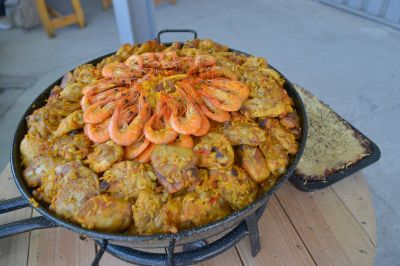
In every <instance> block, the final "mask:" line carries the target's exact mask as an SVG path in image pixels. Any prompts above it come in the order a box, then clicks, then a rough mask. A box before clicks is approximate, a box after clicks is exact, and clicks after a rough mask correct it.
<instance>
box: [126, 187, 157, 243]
mask: <svg viewBox="0 0 400 266" xmlns="http://www.w3.org/2000/svg"><path fill="white" fill-rule="evenodd" d="M162 206H163V202H162V197H161V195H159V194H156V193H155V192H154V191H152V190H149V189H144V190H141V191H140V192H139V195H138V198H137V200H136V202H135V204H134V205H133V206H132V213H133V221H134V229H133V230H134V232H136V233H139V234H145V235H150V234H155V233H159V232H162V231H163V221H162V219H161V216H160V213H161V208H162ZM131 231H132V230H131Z"/></svg>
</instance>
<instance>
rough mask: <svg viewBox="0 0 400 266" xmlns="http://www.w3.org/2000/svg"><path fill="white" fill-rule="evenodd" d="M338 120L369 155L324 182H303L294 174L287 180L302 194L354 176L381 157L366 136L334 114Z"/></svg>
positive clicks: (375, 146) (332, 174)
mask: <svg viewBox="0 0 400 266" xmlns="http://www.w3.org/2000/svg"><path fill="white" fill-rule="evenodd" d="M335 114H336V115H337V116H338V117H339V118H341V119H342V121H343V122H345V123H346V124H347V125H348V126H349V127H350V128H351V129H353V131H354V132H355V134H356V135H357V136H358V138H359V139H360V140H361V141H362V142H364V143H365V144H366V147H367V149H368V151H369V154H368V155H367V156H365V157H363V158H362V159H360V160H358V161H357V162H355V163H353V164H350V165H348V166H347V167H345V168H343V169H340V170H337V171H335V172H333V173H331V174H329V175H327V176H326V179H325V180H305V179H303V178H302V177H300V176H297V175H296V172H294V173H293V175H292V176H291V177H290V178H289V181H290V182H291V183H292V184H293V185H294V186H295V187H296V188H297V189H299V190H301V191H304V192H312V191H314V190H318V189H323V188H326V187H329V186H330V185H332V184H334V183H336V182H338V181H340V180H342V179H343V178H345V177H347V176H349V175H351V174H354V173H355V172H357V171H360V170H361V169H363V168H365V167H367V166H369V165H371V164H373V163H374V162H376V161H378V160H379V158H380V157H381V151H380V150H379V148H378V146H377V145H376V144H375V143H374V142H373V141H372V140H370V139H369V138H368V137H367V136H365V135H364V134H363V133H361V132H360V131H359V130H358V129H357V128H355V127H354V126H353V125H352V124H350V123H349V122H347V121H346V120H344V119H343V118H342V117H341V116H339V115H338V114H337V113H335Z"/></svg>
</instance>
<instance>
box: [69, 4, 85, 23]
mask: <svg viewBox="0 0 400 266" xmlns="http://www.w3.org/2000/svg"><path fill="white" fill-rule="evenodd" d="M71 3H72V7H73V8H74V11H75V15H76V17H77V20H78V25H79V27H81V28H83V27H85V14H84V13H83V9H82V6H81V1H80V0H71Z"/></svg>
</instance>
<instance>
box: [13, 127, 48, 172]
mask: <svg viewBox="0 0 400 266" xmlns="http://www.w3.org/2000/svg"><path fill="white" fill-rule="evenodd" d="M46 147H47V146H46V143H45V141H44V140H43V139H41V138H39V137H38V136H37V135H34V134H32V133H28V134H26V135H25V137H24V138H23V140H22V141H21V144H20V147H19V149H20V151H21V158H22V163H23V164H24V165H25V166H27V165H29V164H31V163H32V162H33V161H34V159H35V158H36V157H37V156H39V155H41V154H43V153H44V152H45V151H46Z"/></svg>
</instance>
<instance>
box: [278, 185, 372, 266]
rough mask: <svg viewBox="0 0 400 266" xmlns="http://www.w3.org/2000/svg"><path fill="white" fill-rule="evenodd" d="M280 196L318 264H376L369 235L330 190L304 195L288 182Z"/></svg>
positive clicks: (279, 193) (282, 203) (286, 210)
mask: <svg viewBox="0 0 400 266" xmlns="http://www.w3.org/2000/svg"><path fill="white" fill-rule="evenodd" d="M277 196H278V199H279V202H280V203H281V205H282V207H283V208H284V209H285V212H286V213H287V214H288V216H289V218H290V220H291V222H292V224H293V225H294V226H295V228H296V231H297V232H298V233H299V235H300V237H301V238H302V240H303V242H304V243H305V245H306V246H307V249H308V250H309V252H310V253H311V256H312V257H313V259H314V260H315V261H316V263H317V264H318V265H319V264H321V265H372V264H373V259H374V255H375V248H374V246H373V245H372V243H371V241H370V239H369V236H368V235H367V234H366V233H365V231H364V230H363V228H362V227H361V225H360V224H359V223H358V222H357V220H356V219H355V218H354V217H353V215H352V214H351V213H350V211H349V209H347V207H346V206H345V205H344V204H343V202H342V201H341V199H340V198H339V197H338V195H337V194H336V193H335V192H334V191H333V190H332V189H331V188H327V189H325V190H323V191H318V192H312V193H305V192H301V191H299V190H297V189H296V188H294V187H293V186H292V185H291V184H289V183H285V184H284V185H283V186H282V187H281V188H280V189H279V190H278V192H277Z"/></svg>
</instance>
